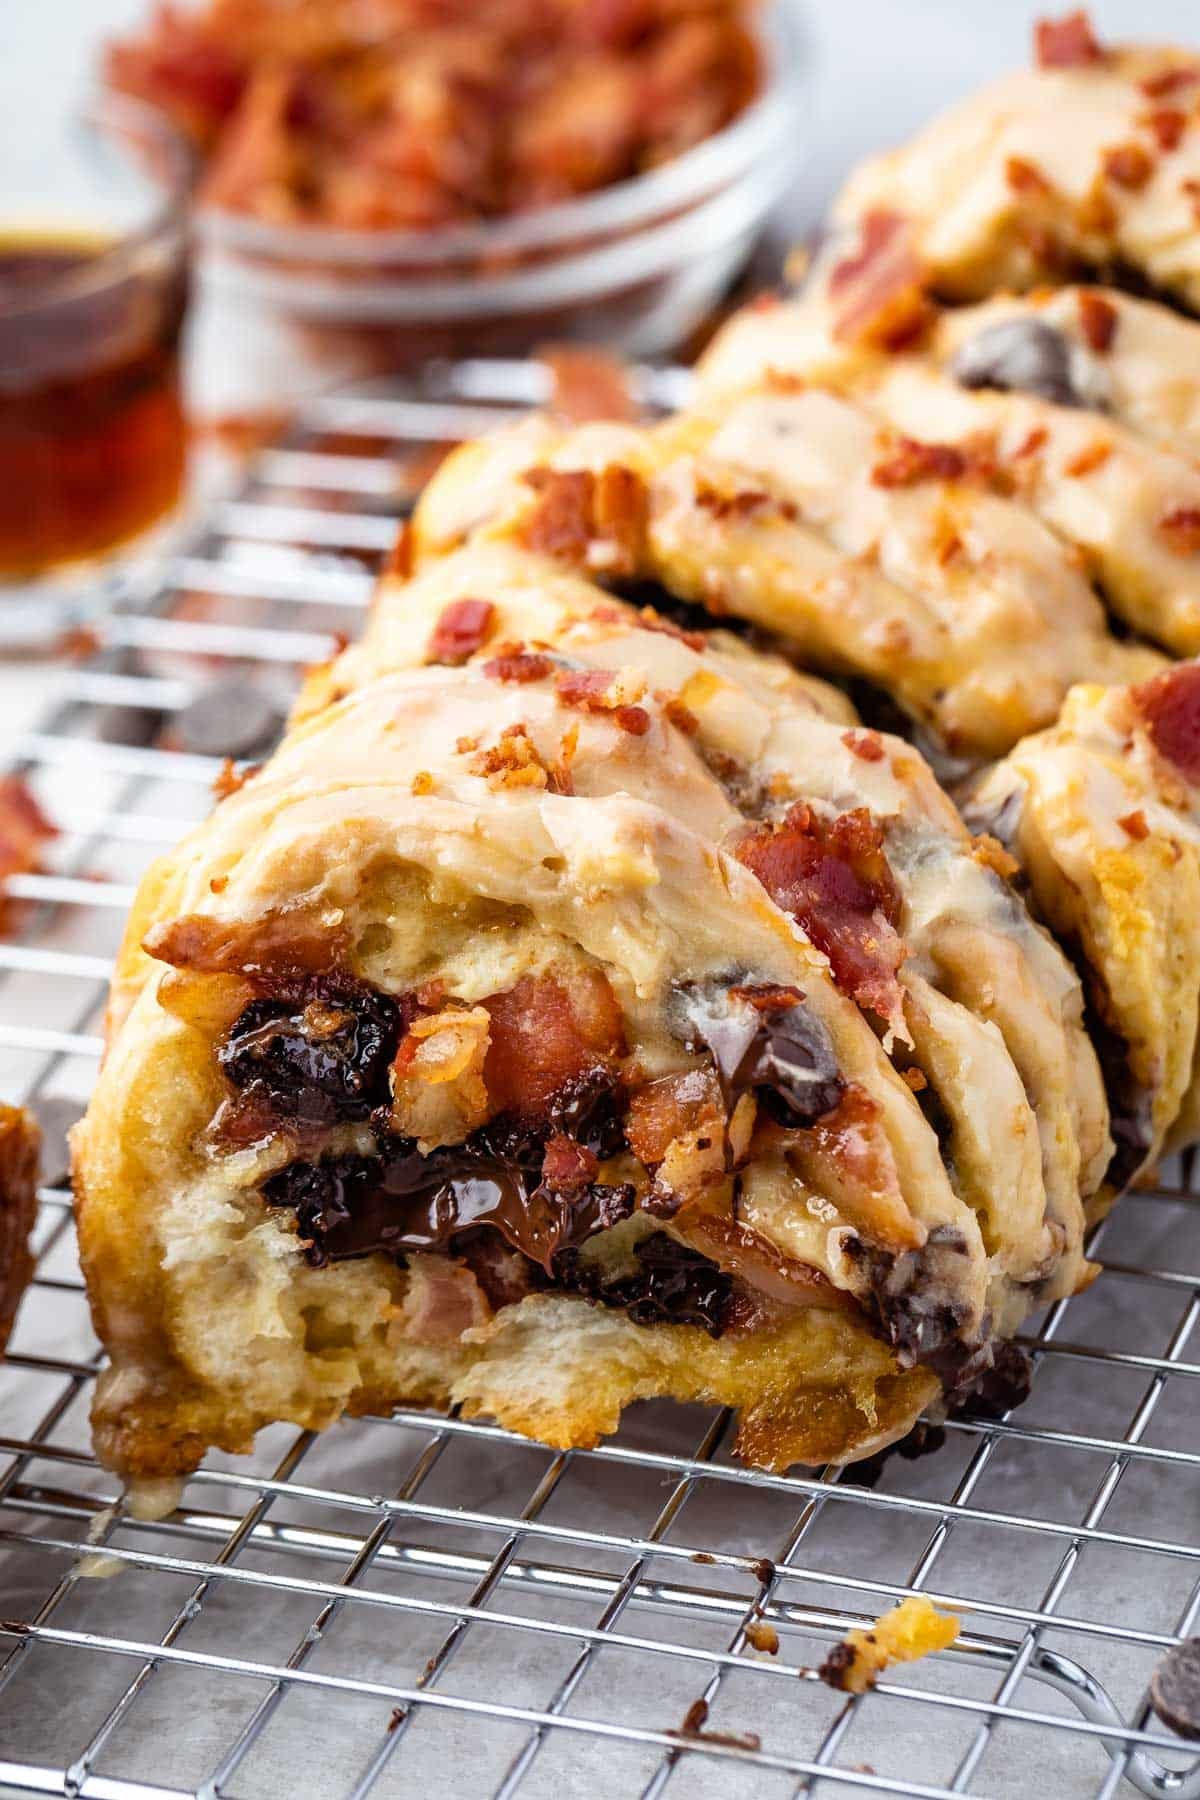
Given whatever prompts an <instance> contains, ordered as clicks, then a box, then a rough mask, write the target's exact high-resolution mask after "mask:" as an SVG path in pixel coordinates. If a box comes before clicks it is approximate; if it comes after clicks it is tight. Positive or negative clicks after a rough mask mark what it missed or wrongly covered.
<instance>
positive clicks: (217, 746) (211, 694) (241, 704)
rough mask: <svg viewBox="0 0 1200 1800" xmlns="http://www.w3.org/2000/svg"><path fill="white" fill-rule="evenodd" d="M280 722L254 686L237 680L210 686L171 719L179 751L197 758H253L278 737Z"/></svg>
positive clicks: (268, 702) (262, 694)
mask: <svg viewBox="0 0 1200 1800" xmlns="http://www.w3.org/2000/svg"><path fill="white" fill-rule="evenodd" d="M282 723H283V721H282V719H281V718H280V716H279V714H278V712H277V711H276V709H275V707H274V706H273V705H272V704H271V702H270V700H268V698H267V696H266V695H265V694H264V693H263V692H262V690H261V688H259V687H257V686H256V685H255V683H254V682H252V681H247V680H245V679H244V678H242V677H240V676H236V675H235V676H232V677H230V678H228V679H226V680H224V681H216V682H213V684H212V686H211V687H206V688H202V689H201V691H200V692H199V693H198V694H197V695H196V697H195V699H194V700H191V701H189V703H188V704H187V706H185V707H184V708H183V710H182V711H181V712H179V713H177V714H176V715H175V731H176V734H177V736H178V738H179V743H180V746H181V748H182V749H184V750H190V751H193V752H194V753H195V754H196V755H197V756H232V757H234V758H235V759H236V758H240V757H244V756H256V755H259V754H260V753H261V752H262V751H264V750H267V749H269V748H270V746H271V745H272V744H273V743H274V742H275V739H276V738H277V737H278V736H279V731H280V727H281V725H282Z"/></svg>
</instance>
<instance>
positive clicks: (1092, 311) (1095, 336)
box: [1078, 288, 1120, 356]
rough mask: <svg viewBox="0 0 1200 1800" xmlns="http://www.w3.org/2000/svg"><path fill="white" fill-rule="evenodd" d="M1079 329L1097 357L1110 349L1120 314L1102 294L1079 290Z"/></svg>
mask: <svg viewBox="0 0 1200 1800" xmlns="http://www.w3.org/2000/svg"><path fill="white" fill-rule="evenodd" d="M1078 306H1079V329H1080V331H1082V333H1083V336H1084V341H1085V343H1086V344H1087V347H1088V349H1089V350H1094V351H1095V352H1096V354H1097V355H1098V356H1103V355H1104V352H1105V351H1106V350H1108V349H1110V348H1111V346H1112V341H1113V338H1114V337H1115V336H1116V331H1117V323H1118V320H1119V318H1120V314H1119V313H1118V312H1117V309H1116V307H1115V306H1114V305H1113V303H1112V301H1111V300H1106V299H1105V298H1104V296H1103V295H1102V294H1096V293H1093V292H1092V290H1091V288H1081V289H1080V292H1079V300H1078Z"/></svg>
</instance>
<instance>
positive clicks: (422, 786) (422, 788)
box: [412, 769, 433, 796]
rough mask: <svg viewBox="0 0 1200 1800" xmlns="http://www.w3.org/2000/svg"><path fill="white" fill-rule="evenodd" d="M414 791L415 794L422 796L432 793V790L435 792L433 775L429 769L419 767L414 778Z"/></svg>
mask: <svg viewBox="0 0 1200 1800" xmlns="http://www.w3.org/2000/svg"><path fill="white" fill-rule="evenodd" d="M412 791H413V793H414V794H416V795H418V796H420V795H421V794H432V792H433V776H432V775H431V774H430V772H429V770H428V769H418V770H417V772H416V774H415V775H414V776H413V778H412Z"/></svg>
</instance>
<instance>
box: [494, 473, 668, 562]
mask: <svg viewBox="0 0 1200 1800" xmlns="http://www.w3.org/2000/svg"><path fill="white" fill-rule="evenodd" d="M522 480H523V481H524V482H525V484H526V486H528V487H531V488H532V489H533V491H534V493H535V494H536V495H537V496H538V498H537V501H536V503H535V505H534V506H533V507H532V508H531V509H530V511H529V512H528V513H527V515H526V517H525V519H524V522H523V526H522V535H523V537H524V541H525V543H526V544H527V545H528V547H529V548H530V549H531V550H539V551H541V552H542V553H543V555H546V556H554V557H559V558H561V559H562V560H564V561H567V562H577V563H586V564H587V566H588V567H589V568H594V569H598V570H603V571H604V572H605V573H606V574H611V575H635V574H636V573H637V571H638V568H639V567H640V565H641V561H642V552H643V548H644V544H645V538H646V523H647V519H648V516H649V494H648V492H647V489H646V484H645V482H644V481H643V480H642V478H641V476H640V475H639V474H638V473H637V472H636V470H634V469H627V468H625V467H624V465H623V464H621V463H610V464H609V465H608V466H607V468H604V469H602V470H601V471H600V473H599V475H596V474H593V472H592V471H591V470H590V469H550V468H545V467H539V468H536V469H527V470H526V472H525V474H524V475H523V476H522Z"/></svg>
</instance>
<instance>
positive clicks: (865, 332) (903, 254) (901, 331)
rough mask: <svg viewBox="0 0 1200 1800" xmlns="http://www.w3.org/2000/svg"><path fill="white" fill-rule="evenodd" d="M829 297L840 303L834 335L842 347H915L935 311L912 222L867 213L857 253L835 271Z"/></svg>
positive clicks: (896, 215)
mask: <svg viewBox="0 0 1200 1800" xmlns="http://www.w3.org/2000/svg"><path fill="white" fill-rule="evenodd" d="M829 292H830V295H831V297H832V298H833V299H834V300H835V301H836V303H837V304H836V310H835V312H834V323H833V333H834V336H835V337H836V338H838V339H839V340H840V341H841V342H843V343H854V344H859V343H860V344H871V345H875V346H877V347H878V348H880V349H885V350H899V349H901V348H902V347H904V346H905V345H907V344H910V343H913V342H914V341H915V340H916V339H917V338H918V337H919V336H920V334H921V332H922V331H923V330H924V328H925V326H926V325H927V324H928V322H929V320H930V318H931V317H932V316H933V309H932V307H931V306H930V304H929V300H928V298H927V296H926V293H925V272H924V269H923V268H922V266H921V263H920V260H919V259H918V257H917V254H916V249H915V246H914V241H913V228H912V225H911V223H910V221H909V220H908V219H906V218H904V216H903V215H902V214H901V213H894V212H886V211H883V210H875V211H872V212H868V213H866V214H865V215H864V217H863V220H862V224H861V227H860V231H859V241H858V248H857V249H856V250H854V251H852V252H851V254H850V255H849V256H845V257H843V258H842V260H841V261H840V262H838V263H835V265H834V267H833V269H832V270H831V271H830V276H829Z"/></svg>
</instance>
